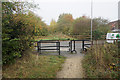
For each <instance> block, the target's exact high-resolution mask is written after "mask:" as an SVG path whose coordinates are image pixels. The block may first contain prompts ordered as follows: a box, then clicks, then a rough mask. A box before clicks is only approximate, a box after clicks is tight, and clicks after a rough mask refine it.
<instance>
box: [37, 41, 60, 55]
mask: <svg viewBox="0 0 120 80" xmlns="http://www.w3.org/2000/svg"><path fill="white" fill-rule="evenodd" d="M42 43H56V46H42V45H41V44H42ZM48 47H49V49H44V48H48ZM51 47H52V48H53V47H54V48H56V49H51ZM37 49H38V52H39V51H40V54H41V50H57V51H58V52H59V55H60V42H59V41H56V40H40V41H38V42H37Z"/></svg>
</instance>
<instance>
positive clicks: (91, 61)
mask: <svg viewBox="0 0 120 80" xmlns="http://www.w3.org/2000/svg"><path fill="white" fill-rule="evenodd" d="M118 59H119V58H118V47H117V46H116V45H115V44H104V45H97V46H93V47H91V48H90V49H89V50H88V52H87V54H86V55H85V58H84V60H83V67H84V68H85V71H86V76H87V77H88V78H93V77H95V78H118V77H119V76H118Z"/></svg>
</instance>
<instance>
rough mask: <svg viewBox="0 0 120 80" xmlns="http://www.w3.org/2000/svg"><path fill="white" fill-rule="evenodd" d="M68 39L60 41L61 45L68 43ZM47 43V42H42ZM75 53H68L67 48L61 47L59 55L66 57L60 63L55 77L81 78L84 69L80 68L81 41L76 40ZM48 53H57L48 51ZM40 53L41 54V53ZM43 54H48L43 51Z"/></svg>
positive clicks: (82, 56)
mask: <svg viewBox="0 0 120 80" xmlns="http://www.w3.org/2000/svg"><path fill="white" fill-rule="evenodd" d="M68 43H69V42H68V41H61V45H68ZM44 45H48V44H44ZM49 45H50V44H49ZM75 47H76V51H77V53H76V54H70V53H69V52H67V51H68V49H67V48H61V55H62V56H65V57H66V61H65V63H64V64H63V65H62V67H63V68H62V70H61V71H59V72H58V73H57V76H56V77H57V78H83V77H84V70H83V68H82V63H81V61H82V59H83V58H84V54H81V53H80V49H81V48H82V43H81V42H76V45H75ZM49 54H50V55H58V53H49ZM41 55H42V54H41ZM43 55H48V54H45V53H43Z"/></svg>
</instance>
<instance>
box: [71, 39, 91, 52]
mask: <svg viewBox="0 0 120 80" xmlns="http://www.w3.org/2000/svg"><path fill="white" fill-rule="evenodd" d="M76 41H82V50H83V51H84V50H85V49H86V48H85V47H88V45H91V44H85V41H90V40H71V41H70V43H71V45H70V50H71V52H77V51H76V49H75V42H76ZM72 43H73V50H72Z"/></svg>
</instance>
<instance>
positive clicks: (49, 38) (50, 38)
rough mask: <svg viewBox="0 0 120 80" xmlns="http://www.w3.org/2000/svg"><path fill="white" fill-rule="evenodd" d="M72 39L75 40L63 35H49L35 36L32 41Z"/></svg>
mask: <svg viewBox="0 0 120 80" xmlns="http://www.w3.org/2000/svg"><path fill="white" fill-rule="evenodd" d="M73 39H74V40H76V39H75V38H72V37H70V36H67V35H64V34H62V33H56V34H50V35H48V36H35V40H34V41H39V40H73Z"/></svg>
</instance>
